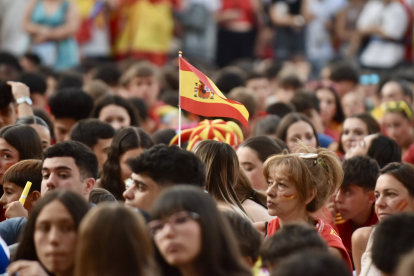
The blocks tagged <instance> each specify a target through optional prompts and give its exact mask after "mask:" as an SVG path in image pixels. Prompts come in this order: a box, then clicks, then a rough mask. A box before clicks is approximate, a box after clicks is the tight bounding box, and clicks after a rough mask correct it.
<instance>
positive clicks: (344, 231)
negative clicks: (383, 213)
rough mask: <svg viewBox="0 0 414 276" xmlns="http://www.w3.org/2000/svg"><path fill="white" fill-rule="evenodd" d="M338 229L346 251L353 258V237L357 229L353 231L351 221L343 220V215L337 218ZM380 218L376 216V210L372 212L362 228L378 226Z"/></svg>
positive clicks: (338, 215)
mask: <svg viewBox="0 0 414 276" xmlns="http://www.w3.org/2000/svg"><path fill="white" fill-rule="evenodd" d="M335 222H336V227H337V228H338V234H339V236H340V237H341V239H342V243H343V244H344V246H345V249H346V251H348V253H349V256H351V257H352V243H351V237H352V234H353V233H354V231H355V230H356V229H357V228H355V229H352V226H351V221H350V220H343V219H342V217H341V215H340V214H339V213H338V214H337V215H336V217H335ZM377 222H378V217H377V215H376V214H375V212H374V210H372V212H371V216H370V217H369V218H368V220H367V221H366V222H365V224H364V225H363V226H362V227H368V226H371V225H374V224H377Z"/></svg>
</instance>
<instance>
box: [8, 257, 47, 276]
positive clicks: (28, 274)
mask: <svg viewBox="0 0 414 276" xmlns="http://www.w3.org/2000/svg"><path fill="white" fill-rule="evenodd" d="M7 272H8V273H9V275H15V274H16V273H17V274H18V275H19V276H48V274H47V273H46V271H45V270H44V269H43V267H42V266H41V265H40V263H39V262H37V261H23V260H20V261H16V262H14V263H12V264H10V265H9V266H8V267H7Z"/></svg>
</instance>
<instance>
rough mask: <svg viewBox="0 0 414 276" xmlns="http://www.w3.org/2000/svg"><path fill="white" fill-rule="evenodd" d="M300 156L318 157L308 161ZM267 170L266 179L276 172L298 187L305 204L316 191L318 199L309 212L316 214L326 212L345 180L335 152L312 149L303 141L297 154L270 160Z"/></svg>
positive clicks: (273, 157)
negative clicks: (324, 210) (331, 198)
mask: <svg viewBox="0 0 414 276" xmlns="http://www.w3.org/2000/svg"><path fill="white" fill-rule="evenodd" d="M300 153H314V154H316V155H317V156H315V157H314V158H309V159H308V158H303V157H300V155H299V154H300ZM263 167H264V168H263V174H264V176H265V178H266V179H269V177H270V176H271V174H273V172H274V171H276V170H277V172H281V173H283V174H284V175H287V176H288V177H289V180H290V181H292V182H294V183H295V185H296V189H297V190H298V195H299V198H300V200H301V201H303V202H305V201H306V199H307V198H309V196H310V195H311V192H312V190H314V189H315V190H316V195H315V197H314V198H313V199H312V201H311V202H309V203H308V204H307V205H306V210H307V211H308V212H316V211H318V210H319V209H320V208H322V207H323V206H324V205H325V204H326V203H327V202H328V200H329V198H330V197H331V195H332V194H333V193H334V192H336V190H337V189H338V188H339V186H340V185H341V183H342V180H343V178H344V172H343V170H342V165H341V161H340V160H339V158H338V156H337V155H336V154H335V153H334V152H332V151H330V150H328V149H325V148H318V149H314V148H310V147H307V146H305V145H304V144H303V143H302V142H301V141H299V148H298V149H297V150H296V153H291V154H289V153H287V152H286V151H284V152H283V153H282V154H279V155H274V156H272V157H270V158H269V159H267V160H266V162H265V163H264V165H263ZM276 168H277V169H276Z"/></svg>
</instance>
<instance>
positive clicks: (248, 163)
mask: <svg viewBox="0 0 414 276" xmlns="http://www.w3.org/2000/svg"><path fill="white" fill-rule="evenodd" d="M237 157H238V158H239V162H240V165H241V167H242V169H243V171H244V172H245V174H246V176H247V178H249V180H250V183H251V184H252V186H253V188H254V189H256V190H259V191H263V192H264V191H266V190H267V181H266V179H265V178H264V176H263V163H262V161H261V160H260V159H259V157H258V155H257V153H256V151H255V150H253V149H251V148H249V147H240V148H239V149H238V150H237Z"/></svg>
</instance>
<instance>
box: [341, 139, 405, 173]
mask: <svg viewBox="0 0 414 276" xmlns="http://www.w3.org/2000/svg"><path fill="white" fill-rule="evenodd" d="M358 155H368V156H369V157H371V158H373V159H375V160H376V161H377V162H378V165H379V166H380V168H383V167H385V166H386V165H387V164H389V163H391V162H401V148H400V147H399V146H398V144H397V142H396V141H395V140H394V139H392V138H390V137H387V136H384V135H382V134H371V135H368V136H365V137H364V138H363V139H362V140H361V141H356V142H354V144H353V146H352V147H351V148H350V149H349V150H348V151H347V153H346V154H345V159H349V158H351V157H354V156H358Z"/></svg>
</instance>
